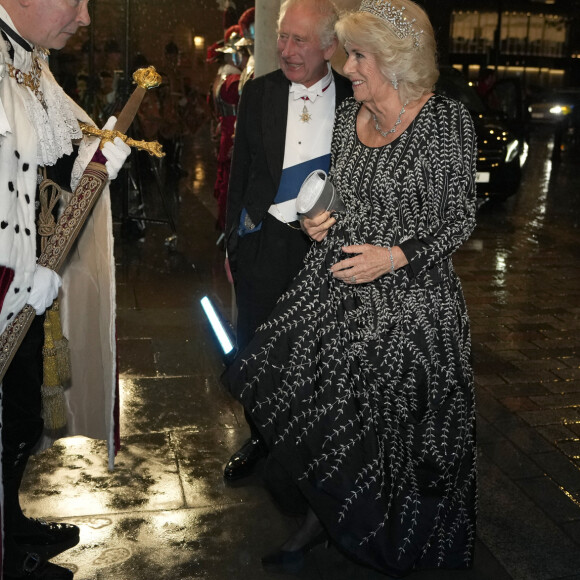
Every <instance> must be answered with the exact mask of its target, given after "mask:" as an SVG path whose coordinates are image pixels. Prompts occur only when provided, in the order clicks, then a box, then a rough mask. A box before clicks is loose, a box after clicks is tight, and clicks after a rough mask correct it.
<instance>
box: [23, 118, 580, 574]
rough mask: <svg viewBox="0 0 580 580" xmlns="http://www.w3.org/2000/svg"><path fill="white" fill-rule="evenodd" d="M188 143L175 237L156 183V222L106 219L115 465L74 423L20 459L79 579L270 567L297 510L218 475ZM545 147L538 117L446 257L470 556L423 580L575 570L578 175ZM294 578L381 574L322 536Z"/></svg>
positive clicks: (578, 549)
mask: <svg viewBox="0 0 580 580" xmlns="http://www.w3.org/2000/svg"><path fill="white" fill-rule="evenodd" d="M190 145H191V146H190V147H189V148H188V150H187V151H186V157H185V159H186V160H187V163H184V166H185V168H186V169H187V170H188V176H187V177H185V178H183V179H181V180H180V182H179V187H178V186H177V185H176V184H175V183H173V185H172V184H171V183H168V184H167V185H166V186H165V188H164V192H163V194H164V195H165V196H166V197H165V200H164V201H165V202H166V205H167V207H169V208H171V209H172V211H173V212H174V214H173V215H174V218H175V221H176V228H177V234H178V238H177V243H176V245H175V247H172V246H171V245H167V244H166V240H167V238H168V237H169V236H170V235H171V233H172V231H171V227H170V224H168V223H163V222H164V221H165V222H167V219H166V217H167V216H166V210H165V208H164V204H163V203H162V201H163V199H162V198H161V194H160V192H159V191H155V188H150V189H151V191H147V192H145V193H144V194H143V199H142V200H141V201H142V203H143V211H144V212H145V213H144V214H142V215H144V217H147V218H151V219H157V220H160V222H161V223H154V222H151V223H149V222H143V223H144V225H145V229H144V230H143V231H139V233H138V235H129V236H126V237H123V236H121V235H120V229H121V228H120V227H119V228H118V236H117V248H116V259H117V266H118V267H117V276H118V279H117V286H118V340H119V343H118V344H119V357H120V377H121V418H122V439H123V445H122V449H121V451H120V453H119V455H118V457H117V461H116V467H115V470H114V471H113V472H109V471H108V470H107V454H106V450H105V445H104V443H103V442H101V441H91V440H87V439H84V438H71V439H65V440H61V441H59V442H58V443H57V444H56V445H55V446H53V447H52V448H51V449H49V450H47V451H45V452H43V453H41V454H40V455H38V456H37V457H35V458H34V460H33V461H32V462H31V465H30V468H29V470H28V472H27V475H26V481H25V489H24V492H23V504H24V505H25V506H26V510H27V513H28V514H29V515H34V516H42V517H49V518H54V519H62V520H65V521H71V522H75V523H77V524H78V525H79V526H80V528H81V542H80V544H79V545H78V546H77V547H75V548H74V549H72V550H70V551H68V552H66V553H64V554H62V555H61V556H59V557H58V558H57V559H56V561H57V562H58V563H61V564H65V563H66V564H67V565H70V566H71V568H73V569H74V570H75V571H76V574H75V578H77V579H78V580H95V579H105V578H106V579H114V580H134V579H135V578H143V579H155V580H166V579H167V580H186V579H193V578H204V579H208V580H224V579H228V580H229V579H246V578H248V579H249V578H252V579H260V578H269V577H272V575H271V574H268V573H266V572H265V571H263V570H262V568H261V565H260V557H261V556H262V555H263V554H265V553H267V552H269V551H270V550H271V549H272V548H273V547H275V546H276V545H277V544H280V543H282V541H283V540H284V539H285V538H286V536H287V535H288V534H289V533H290V531H291V530H292V529H294V527H295V526H296V525H297V522H296V521H295V520H293V519H291V518H284V517H282V516H280V515H279V513H278V511H277V510H276V508H275V506H274V505H273V504H272V503H271V501H270V498H269V497H268V496H267V494H266V492H265V490H264V489H263V487H262V485H261V482H260V477H259V473H258V474H256V475H254V476H252V477H251V478H249V479H248V481H246V482H244V483H243V484H239V485H238V486H235V487H232V486H227V485H225V484H224V482H223V479H222V477H221V474H222V469H223V466H224V464H225V462H226V460H227V458H228V457H229V456H230V454H231V453H232V452H233V451H234V450H236V449H237V448H238V446H239V445H240V444H241V442H242V441H243V440H244V439H245V437H246V429H245V426H244V419H243V414H242V412H241V408H240V406H239V405H238V404H237V403H236V402H235V401H233V400H232V399H231V398H230V397H229V395H228V394H227V393H225V392H224V391H223V390H222V388H221V387H220V385H219V374H220V372H221V368H222V367H221V361H220V358H219V355H218V352H217V349H216V346H215V344H214V341H213V337H212V335H211V334H210V331H209V329H208V327H207V325H206V323H205V320H204V317H203V314H202V311H201V309H200V306H199V300H200V298H201V297H202V296H203V295H205V294H208V295H210V296H211V297H212V298H213V299H214V300H215V302H216V303H217V304H218V305H219V307H220V309H221V310H222V312H223V313H224V314H225V315H226V316H228V317H231V316H232V298H231V291H230V288H229V285H228V283H227V281H226V279H225V275H224V272H223V259H224V255H223V252H222V250H221V248H220V247H219V246H218V245H217V244H216V242H217V239H218V232H217V231H216V230H215V227H214V223H215V214H216V210H215V203H214V200H213V197H212V193H211V192H212V187H213V176H214V175H215V162H214V160H213V159H212V147H211V145H210V142H209V139H208V136H207V131H206V130H205V128H204V129H202V130H201V132H200V133H199V134H198V135H197V136H196V139H195V141H194V142H193V143H192V144H190ZM550 148H551V135H550V134H549V133H548V132H546V131H545V130H537V131H536V132H534V133H533V135H532V143H531V150H530V157H529V159H528V165H527V168H526V173H525V178H524V182H523V184H522V187H521V189H520V191H519V193H518V194H517V195H516V196H514V197H512V198H510V199H508V200H507V201H506V202H505V203H491V202H490V203H488V204H486V205H484V206H483V207H482V208H481V210H480V212H479V215H478V227H477V229H476V231H475V233H474V235H473V237H472V238H471V240H470V241H469V242H468V243H467V244H466V245H465V247H464V248H462V249H461V250H460V251H459V252H458V254H457V256H456V259H455V264H456V268H457V270H458V271H459V273H460V275H461V276H462V280H463V283H464V289H465V295H466V299H467V303H468V306H469V311H470V314H471V319H472V328H473V347H474V363H475V369H476V373H477V396H478V405H479V407H478V412H479V423H478V431H479V434H478V441H479V455H478V461H479V495H480V504H479V523H478V542H477V551H476V561H475V566H474V569H473V570H471V571H468V572H421V573H417V574H416V575H414V576H413V578H417V579H418V580H427V579H429V580H439V579H440V580H443V579H445V580H447V579H449V578H457V579H458V580H459V579H472V580H473V579H477V580H484V579H485V580H489V579H490V578H494V580H504V579H505V580H507V579H509V578H513V579H517V580H552V579H553V580H555V579H568V580H573V579H575V580H578V579H580V411H579V410H580V354H579V346H580V344H579V343H580V333H579V326H580V300H579V294H580V252H578V246H579V243H580V232H579V221H580V211H579V210H580V175H579V172H578V170H577V159H578V149H576V150H570V151H565V152H564V153H563V154H562V156H561V159H560V161H559V162H556V163H554V162H552V161H551V160H550V158H551V149H550ZM145 171H146V170H145ZM147 179H148V178H147V174H146V173H145V182H147ZM117 205H118V206H119V209H117V210H116V217H117V219H118V220H119V219H120V217H121V216H122V215H123V214H122V212H123V209H122V204H120V203H117ZM125 233H126V232H125ZM133 233H134V232H133ZM297 576H298V577H299V578H304V579H328V580H330V579H332V580H342V579H345V580H346V579H349V580H352V579H356V580H359V579H363V580H366V579H370V580H372V579H377V580H378V579H380V578H385V576H383V575H381V574H378V573H376V572H374V571H371V570H367V569H365V568H362V567H360V566H357V565H356V564H354V563H352V562H349V561H348V560H346V559H345V558H344V557H343V556H342V555H341V554H339V553H338V552H337V551H336V550H335V549H334V548H332V547H330V548H329V549H325V548H324V547H322V546H321V547H319V548H317V549H316V550H314V551H313V552H312V553H311V554H310V555H309V557H308V560H307V566H306V567H305V569H304V570H303V571H302V572H301V573H299V574H298V575H297Z"/></svg>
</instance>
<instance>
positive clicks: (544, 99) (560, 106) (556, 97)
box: [528, 89, 580, 123]
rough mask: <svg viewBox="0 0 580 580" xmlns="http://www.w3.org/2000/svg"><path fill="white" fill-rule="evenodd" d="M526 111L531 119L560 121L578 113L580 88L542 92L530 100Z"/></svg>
mask: <svg viewBox="0 0 580 580" xmlns="http://www.w3.org/2000/svg"><path fill="white" fill-rule="evenodd" d="M528 111H529V113H530V118H531V120H532V121H535V122H539V123H560V122H562V121H571V120H572V119H575V118H578V115H580V89H558V90H554V91H549V92H545V93H542V94H540V95H538V96H536V97H535V98H533V99H531V100H530V104H529V105H528Z"/></svg>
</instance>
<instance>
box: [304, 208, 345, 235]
mask: <svg viewBox="0 0 580 580" xmlns="http://www.w3.org/2000/svg"><path fill="white" fill-rule="evenodd" d="M335 223H336V218H334V217H332V214H331V213H330V212H329V211H323V212H322V213H320V214H318V215H317V216H316V217H313V218H307V217H306V216H302V217H301V218H300V226H301V227H302V230H303V231H304V232H305V233H306V235H307V236H308V237H309V238H310V239H312V240H315V241H317V242H321V241H322V240H323V239H324V238H325V237H326V234H327V233H328V230H329V229H330V228H331V227H332V226H333V225H334V224H335Z"/></svg>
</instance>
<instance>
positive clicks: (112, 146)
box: [101, 117, 131, 181]
mask: <svg viewBox="0 0 580 580" xmlns="http://www.w3.org/2000/svg"><path fill="white" fill-rule="evenodd" d="M114 118H115V117H111V119H114ZM111 119H109V121H110V120H111ZM109 121H107V123H108V122H109ZM101 151H102V152H103V155H104V156H105V157H106V158H107V163H105V167H106V168H107V173H108V174H109V179H110V180H111V181H112V180H113V179H115V177H117V175H119V171H120V169H121V167H123V164H124V163H125V159H127V157H129V155H130V153H131V147H129V145H127V144H126V143H125V142H124V141H123V139H121V138H120V137H115V139H114V141H113V142H112V143H111V142H110V141H107V143H105V144H104V145H103V149H102V150H101Z"/></svg>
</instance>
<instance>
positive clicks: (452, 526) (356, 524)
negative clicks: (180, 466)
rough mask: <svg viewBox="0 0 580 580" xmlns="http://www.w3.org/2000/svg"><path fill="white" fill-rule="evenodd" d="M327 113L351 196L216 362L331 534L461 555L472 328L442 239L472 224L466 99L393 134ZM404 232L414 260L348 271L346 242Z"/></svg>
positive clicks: (466, 535) (471, 434) (374, 554)
mask: <svg viewBox="0 0 580 580" xmlns="http://www.w3.org/2000/svg"><path fill="white" fill-rule="evenodd" d="M360 106H361V105H360V104H359V103H356V102H355V101H354V100H353V99H349V100H347V101H346V102H345V103H344V104H343V106H342V107H341V108H340V109H339V111H338V112H337V120H336V124H335V130H334V135H333V143H332V167H331V178H332V181H333V182H334V184H335V187H336V188H337V190H338V192H339V193H340V196H341V197H342V199H343V201H344V203H345V205H346V207H347V211H346V214H345V215H343V216H341V217H340V219H339V222H338V223H337V224H336V225H335V226H333V228H331V230H330V232H329V235H328V236H327V237H326V239H325V240H324V241H323V242H322V243H319V244H314V246H313V248H312V249H311V251H310V252H309V254H308V256H307V258H306V262H305V266H304V268H303V269H302V271H301V272H300V273H299V274H298V276H297V277H296V279H295V280H294V283H293V284H292V286H291V287H290V289H289V290H288V292H287V293H286V294H284V295H283V296H282V297H281V299H280V300H279V302H278V304H277V306H276V308H275V310H274V312H273V313H272V316H271V317H270V319H269V320H268V322H266V323H265V324H264V325H263V326H262V327H260V329H259V330H258V332H257V333H256V336H255V338H254V340H253V341H252V343H251V344H250V345H249V347H248V348H247V349H246V350H245V351H244V352H243V353H242V354H241V355H240V356H239V357H238V359H237V360H236V361H235V362H234V364H233V365H232V366H231V367H230V368H229V369H228V371H227V372H226V374H225V375H224V380H225V382H226V384H227V385H228V387H229V388H230V390H231V392H232V393H233V394H234V395H235V396H236V397H237V398H239V399H240V400H241V401H242V403H243V404H244V406H245V407H246V409H247V410H248V411H249V412H250V414H251V415H252V417H253V419H254V421H255V422H256V425H257V426H258V427H259V428H260V429H261V431H262V433H263V435H264V437H265V439H266V441H267V442H268V444H269V445H270V458H271V460H275V461H276V462H277V463H278V464H281V465H283V466H284V467H285V469H287V470H288V472H289V474H290V476H291V478H292V480H293V481H294V483H295V484H296V485H297V486H298V488H299V489H300V491H301V492H302V494H303V495H304V496H305V498H306V499H307V500H308V503H309V504H310V505H311V506H312V508H313V509H314V511H315V512H316V513H317V515H318V516H319V518H320V519H321V521H322V522H323V524H324V526H325V527H326V528H327V530H328V532H329V533H330V535H331V537H332V539H333V540H334V542H336V543H337V544H338V545H339V546H340V547H341V548H342V549H343V550H345V551H346V552H347V553H349V554H350V555H351V556H352V557H354V558H355V559H357V560H358V561H360V562H363V563H365V564H368V565H370V566H373V567H375V568H377V569H379V570H381V571H383V572H386V573H388V574H391V575H404V574H406V573H407V572H409V571H411V570H413V569H418V568H430V567H441V568H464V567H468V566H469V565H470V564H471V561H472V555H473V544H474V540H475V502H476V471H475V412H474V393H473V376H472V369H471V363H470V347H471V343H470V334H469V321H468V317H467V311H466V307H465V302H464V298H463V293H462V290H461V285H460V282H459V280H458V278H457V276H456V274H455V272H454V270H453V265H452V263H451V257H450V256H451V254H452V253H453V252H454V251H455V250H456V249H457V248H458V247H459V246H460V245H461V244H462V243H463V242H464V241H465V240H466V239H467V238H468V237H469V235H470V233H471V231H472V230H473V228H474V225H475V159H476V143H475V134H474V129H473V124H472V121H471V118H470V116H469V114H468V112H467V111H466V109H465V108H464V107H463V106H462V105H461V104H459V103H457V102H456V101H453V100H450V99H448V98H446V97H442V96H438V95H435V96H432V97H431V98H430V99H429V100H428V101H427V103H426V104H425V105H424V107H423V108H422V110H421V111H420V112H419V114H418V115H417V117H416V118H415V120H414V121H413V123H412V124H411V125H410V126H409V128H408V129H407V130H406V131H405V132H404V133H403V134H402V135H401V136H400V137H399V138H398V139H397V140H396V141H394V142H393V143H390V144H388V145H386V146H383V147H379V148H370V147H367V146H365V145H363V144H362V143H361V142H360V141H359V139H358V137H357V135H356V117H357V113H358V111H359V108H360ZM364 243H368V244H374V245H378V246H396V245H398V246H400V247H401V248H402V249H403V251H404V252H405V255H406V256H407V258H408V261H409V264H408V266H406V267H404V268H401V269H399V270H397V272H396V273H395V274H394V275H391V274H387V275H384V276H382V277H380V278H378V279H377V280H375V281H373V282H370V283H367V284H359V285H352V284H346V283H344V282H341V281H340V280H337V279H335V278H334V277H333V276H332V275H331V274H330V272H329V268H330V267H331V266H332V265H333V264H334V263H336V262H337V261H339V260H340V259H342V258H344V257H346V256H345V255H341V254H342V251H341V248H342V246H343V245H352V244H364Z"/></svg>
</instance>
